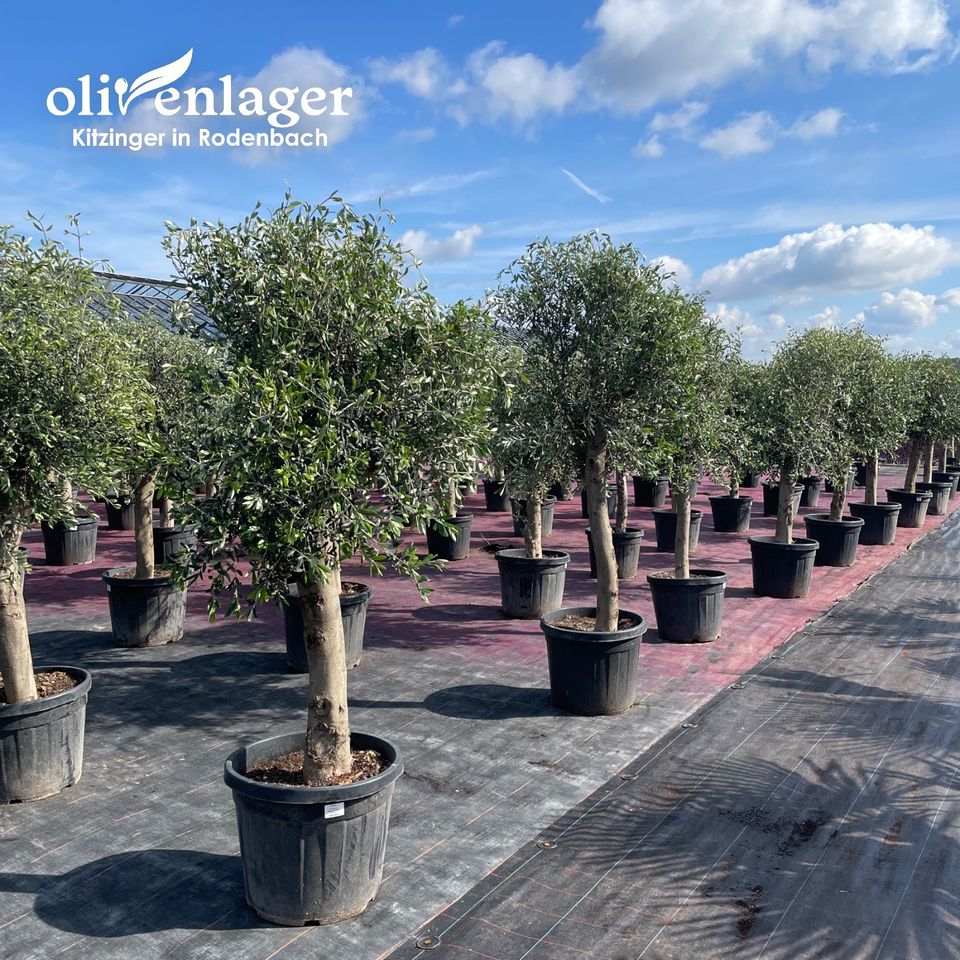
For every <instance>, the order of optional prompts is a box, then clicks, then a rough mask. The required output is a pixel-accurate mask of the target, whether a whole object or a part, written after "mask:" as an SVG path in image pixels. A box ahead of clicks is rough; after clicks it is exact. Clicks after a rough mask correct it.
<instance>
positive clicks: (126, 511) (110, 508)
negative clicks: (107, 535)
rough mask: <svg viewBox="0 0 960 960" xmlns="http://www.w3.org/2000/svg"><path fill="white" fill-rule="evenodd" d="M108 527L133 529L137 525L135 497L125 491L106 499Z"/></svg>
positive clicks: (111, 528)
mask: <svg viewBox="0 0 960 960" xmlns="http://www.w3.org/2000/svg"><path fill="white" fill-rule="evenodd" d="M106 506H107V529H108V530H132V529H133V528H134V526H135V525H136V518H135V516H134V514H135V509H134V503H133V497H130V496H127V494H125V493H121V494H115V495H114V496H113V497H111V499H110V500H107V501H106Z"/></svg>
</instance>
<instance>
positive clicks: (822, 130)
mask: <svg viewBox="0 0 960 960" xmlns="http://www.w3.org/2000/svg"><path fill="white" fill-rule="evenodd" d="M842 119H843V111H842V110H838V109H837V108H836V107H827V108H826V109H825V110H820V111H818V112H817V113H815V114H813V116H811V117H805V118H802V119H800V120H797V121H796V122H795V123H794V124H793V126H792V127H790V128H789V129H788V130H785V131H784V136H785V137H794V138H795V139H797V140H814V139H816V138H817V137H835V136H836V135H837V131H838V130H839V128H840V121H841V120H842Z"/></svg>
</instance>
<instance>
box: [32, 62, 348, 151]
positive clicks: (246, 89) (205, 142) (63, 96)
mask: <svg viewBox="0 0 960 960" xmlns="http://www.w3.org/2000/svg"><path fill="white" fill-rule="evenodd" d="M192 60H193V50H192V49H191V50H188V51H187V52H186V53H185V54H184V55H183V56H182V57H180V58H179V59H177V60H174V61H173V62H172V63H168V64H165V65H164V66H162V67H157V68H156V69H154V70H148V71H146V73H142V74H140V76H138V77H137V78H136V79H134V80H133V81H129V80H127V79H126V78H125V77H116V78H111V77H110V75H109V74H106V73H103V74H100V76H99V83H95V82H94V81H93V78H92V76H91V75H90V74H85V75H84V76H82V77H78V78H77V81H76V85H75V86H60V87H54V88H53V89H52V90H51V91H50V92H49V93H48V94H47V110H48V111H49V112H50V113H51V114H53V116H55V117H68V116H76V117H117V116H119V117H124V118H125V117H127V114H128V112H129V110H130V106H131V104H133V103H134V102H135V101H137V100H139V99H140V98H141V97H147V96H148V95H152V104H151V102H150V100H149V99H148V100H146V101H143V103H144V107H143V109H144V110H145V111H146V113H145V115H144V120H146V119H147V118H149V119H151V120H152V121H153V122H152V123H151V124H150V126H151V127H155V126H156V118H161V120H162V122H167V121H170V120H172V119H173V118H179V117H186V118H191V121H192V118H198V117H202V118H223V117H240V118H244V119H245V121H246V122H249V121H251V120H253V121H254V122H255V121H256V120H257V119H262V120H265V121H266V123H267V125H268V127H269V128H270V129H269V130H267V131H262V130H261V131H254V130H249V129H243V128H241V127H239V126H238V127H236V128H235V129H234V130H223V129H221V128H220V127H216V128H212V127H206V126H200V127H198V128H191V129H178V128H177V127H175V126H173V125H172V124H171V125H170V127H169V129H160V130H158V129H146V130H145V129H142V128H141V129H139V130H138V129H126V128H122V129H115V128H114V127H108V128H106V129H104V128H100V127H76V128H74V130H73V138H72V142H73V145H74V146H79V147H125V148H126V149H129V150H134V151H136V150H140V149H142V148H143V147H166V146H170V147H190V146H194V145H196V146H201V147H220V146H231V147H247V146H249V147H280V146H297V147H318V146H327V134H326V133H324V132H323V131H322V130H320V129H314V130H305V131H300V130H297V131H293V130H291V128H292V127H296V126H298V125H299V124H300V122H301V120H302V119H303V118H304V117H310V118H313V117H321V116H327V117H346V116H349V112H348V110H347V109H346V107H345V101H347V100H349V99H351V98H352V97H353V88H352V87H335V88H333V89H331V90H327V89H324V88H323V87H319V86H307V87H303V88H301V87H299V86H289V87H288V86H280V87H274V88H272V89H270V90H262V89H261V88H260V87H257V86H243V87H240V88H239V89H235V83H234V78H233V77H232V76H231V75H229V74H227V75H225V76H222V77H219V78H218V79H217V82H216V84H213V85H211V86H202V87H197V86H195V87H186V88H185V89H179V88H178V87H177V86H175V84H176V83H177V81H178V80H180V79H181V78H182V77H183V76H184V74H185V73H186V72H187V70H188V69H189V67H190V64H191V62H192ZM151 107H152V111H151ZM150 112H152V113H153V114H155V117H154V118H150V117H149V114H150Z"/></svg>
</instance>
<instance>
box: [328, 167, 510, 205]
mask: <svg viewBox="0 0 960 960" xmlns="http://www.w3.org/2000/svg"><path fill="white" fill-rule="evenodd" d="M494 175H495V173H494V171H493V170H472V171H471V172H470V173H445V174H439V175H437V176H432V177H424V178H423V179H422V180H415V181H413V182H412V183H392V184H391V183H382V184H378V185H373V186H366V187H361V188H359V189H356V190H344V191H343V195H344V197H346V198H347V199H348V200H349V201H350V202H351V203H370V202H372V201H375V200H403V199H405V198H406V197H419V196H424V195H429V194H433V193H449V192H450V191H451V190H460V189H461V188H462V187H465V186H467V185H469V184H471V183H476V182H477V181H478V180H486V179H487V178H489V177H492V176H494Z"/></svg>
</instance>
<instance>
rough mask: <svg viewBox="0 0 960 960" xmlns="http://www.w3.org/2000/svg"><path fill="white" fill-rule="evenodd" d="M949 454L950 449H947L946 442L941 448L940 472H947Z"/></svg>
mask: <svg viewBox="0 0 960 960" xmlns="http://www.w3.org/2000/svg"><path fill="white" fill-rule="evenodd" d="M948 455H949V450H948V449H947V445H946V444H944V445H943V446H942V447H941V448H940V472H941V473H946V472H947V456H948Z"/></svg>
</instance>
